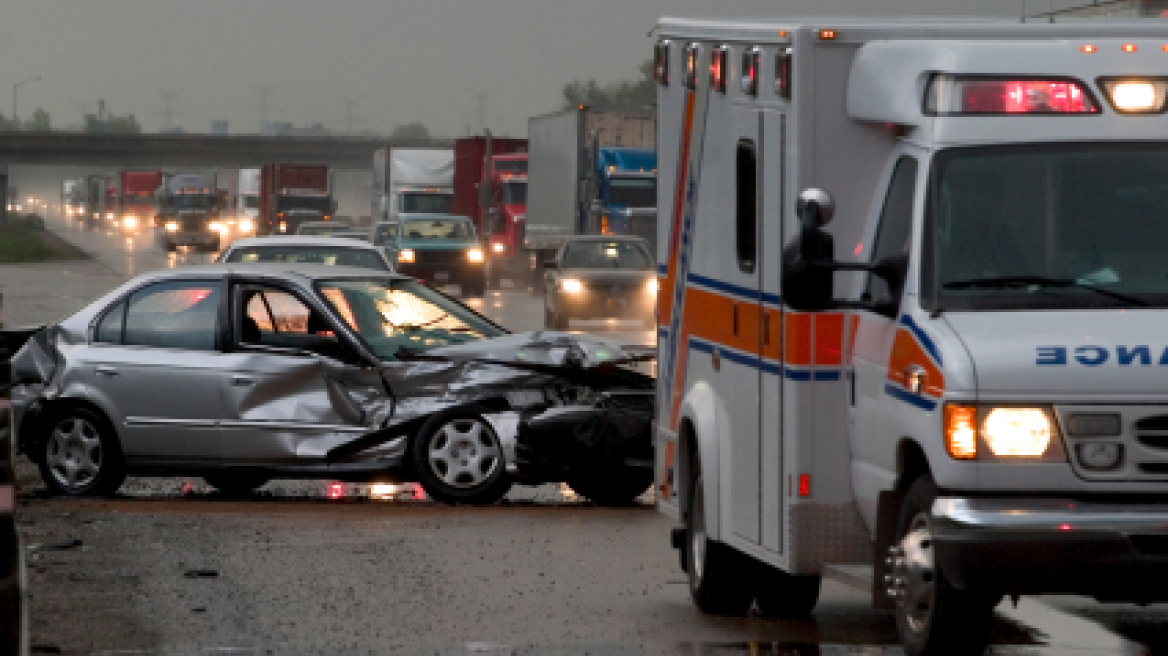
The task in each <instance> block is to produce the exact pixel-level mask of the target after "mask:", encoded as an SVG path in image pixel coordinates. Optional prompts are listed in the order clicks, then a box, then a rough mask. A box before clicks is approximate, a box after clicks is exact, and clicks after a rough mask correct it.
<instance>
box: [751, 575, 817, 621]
mask: <svg viewBox="0 0 1168 656" xmlns="http://www.w3.org/2000/svg"><path fill="white" fill-rule="evenodd" d="M759 570H760V571H759V573H758V592H756V593H755V596H754V601H755V603H756V604H757V605H758V610H759V612H760V613H761V614H762V615H763V616H764V617H785V618H801V617H807V616H808V615H810V614H811V611H813V610H815V604H816V603H817V602H818V601H819V586H820V583H821V579H820V577H819V576H796V575H793V574H788V573H786V572H784V571H783V570H781V569H779V568H777V567H771V566H769V565H760V566H759Z"/></svg>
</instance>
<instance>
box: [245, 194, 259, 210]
mask: <svg viewBox="0 0 1168 656" xmlns="http://www.w3.org/2000/svg"><path fill="white" fill-rule="evenodd" d="M243 206H244V207H245V208H246V209H249V210H258V209H259V208H260V197H259V196H244V197H243Z"/></svg>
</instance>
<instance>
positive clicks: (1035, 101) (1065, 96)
mask: <svg viewBox="0 0 1168 656" xmlns="http://www.w3.org/2000/svg"><path fill="white" fill-rule="evenodd" d="M925 112H926V113H927V114H931V115H933V116H961V115H990V116H993V115H998V116H1009V115H1015V114H1045V115H1050V114H1098V113H1099V106H1098V105H1097V104H1096V103H1095V101H1094V99H1093V98H1092V97H1091V94H1090V93H1089V92H1088V91H1087V90H1086V88H1085V87H1084V86H1083V84H1082V83H1081V82H1079V81H1077V80H1071V79H1009V78H996V77H986V76H960V75H945V74H939V75H935V76H933V79H932V80H931V81H930V82H929V87H928V89H927V90H926V91H925Z"/></svg>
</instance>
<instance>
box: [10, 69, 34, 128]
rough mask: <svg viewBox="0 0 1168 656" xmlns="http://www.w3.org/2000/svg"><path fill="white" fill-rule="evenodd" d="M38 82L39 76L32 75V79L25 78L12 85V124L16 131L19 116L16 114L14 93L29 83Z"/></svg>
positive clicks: (18, 124)
mask: <svg viewBox="0 0 1168 656" xmlns="http://www.w3.org/2000/svg"><path fill="white" fill-rule="evenodd" d="M40 81H41V76H39V75H34V76H32V77H29V78H25V79H23V80H21V81H20V82H17V83H16V84H14V85H12V124H13V125H15V126H17V129H19V126H20V114H17V113H16V92H17V90H19V89H20V87H21V86H23V85H25V84H28V83H29V82H40Z"/></svg>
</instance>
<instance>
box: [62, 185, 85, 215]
mask: <svg viewBox="0 0 1168 656" xmlns="http://www.w3.org/2000/svg"><path fill="white" fill-rule="evenodd" d="M84 186H85V181H84V180H81V179H73V180H62V181H61V213H62V214H64V215H65V216H66V217H72V216H73V215H74V212H75V211H76V210H77V209H78V207H79V205H80V204H81V200H82V198H83V197H84V194H83V193H82V189H83V188H84Z"/></svg>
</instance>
